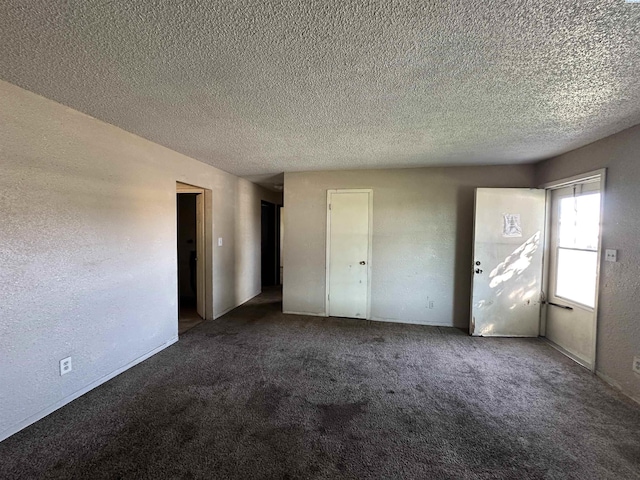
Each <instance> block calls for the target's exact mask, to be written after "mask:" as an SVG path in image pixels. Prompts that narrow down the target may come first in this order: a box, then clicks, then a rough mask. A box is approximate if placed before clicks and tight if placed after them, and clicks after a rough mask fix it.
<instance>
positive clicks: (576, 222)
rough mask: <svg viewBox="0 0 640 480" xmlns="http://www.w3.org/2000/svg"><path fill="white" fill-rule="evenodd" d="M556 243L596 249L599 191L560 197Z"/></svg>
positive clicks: (563, 245)
mask: <svg viewBox="0 0 640 480" xmlns="http://www.w3.org/2000/svg"><path fill="white" fill-rule="evenodd" d="M559 213H560V229H559V232H560V233H559V238H558V244H559V245H560V246H561V247H567V248H585V249H588V250H597V249H598V235H599V234H600V193H599V192H598V193H589V194H586V195H578V196H576V197H573V196H572V197H564V198H562V199H560V212H559Z"/></svg>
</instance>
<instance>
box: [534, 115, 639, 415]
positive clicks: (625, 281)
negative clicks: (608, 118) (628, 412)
mask: <svg viewBox="0 0 640 480" xmlns="http://www.w3.org/2000/svg"><path fill="white" fill-rule="evenodd" d="M600 168H607V180H606V185H605V193H604V213H603V219H602V220H603V234H602V248H603V249H608V248H609V249H616V250H618V261H617V262H616V263H610V262H605V261H604V255H603V262H602V265H601V268H600V292H599V294H600V296H599V305H598V306H599V315H598V342H597V356H596V364H597V367H596V368H597V372H598V374H599V375H601V376H602V377H604V378H605V379H606V380H607V381H609V382H610V383H612V384H613V385H615V386H617V387H618V388H620V389H621V390H622V391H623V392H625V393H626V394H627V395H629V396H631V397H632V398H634V399H635V400H637V401H639V402H640V375H639V374H637V373H634V372H633V371H632V368H631V367H632V362H633V358H634V356H640V321H639V320H638V307H637V304H636V300H637V299H638V297H640V273H639V268H638V267H639V265H640V249H638V239H639V238H640V216H639V215H638V211H637V209H638V205H640V186H639V181H640V125H639V126H636V127H633V128H630V129H627V130H624V131H623V132H620V133H618V134H616V135H612V136H610V137H607V138H605V139H603V140H600V141H597V142H595V143H592V144H590V145H587V146H585V147H583V148H579V149H577V150H573V151H571V152H569V153H566V154H564V155H560V156H559V157H556V158H553V159H551V160H547V161H545V162H542V163H541V164H540V165H539V166H538V168H537V177H538V183H539V184H543V183H547V182H552V181H555V180H560V179H563V178H567V177H571V176H573V175H579V174H581V173H585V172H589V171H592V170H597V169H600Z"/></svg>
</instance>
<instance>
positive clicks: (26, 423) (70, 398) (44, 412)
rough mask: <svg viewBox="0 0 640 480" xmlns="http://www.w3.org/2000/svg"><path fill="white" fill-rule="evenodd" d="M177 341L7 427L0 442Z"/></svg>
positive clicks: (0, 437)
mask: <svg viewBox="0 0 640 480" xmlns="http://www.w3.org/2000/svg"><path fill="white" fill-rule="evenodd" d="M177 341H178V336H177V335H176V336H175V337H174V338H172V339H171V340H169V341H167V342H165V343H164V344H162V345H160V346H159V347H157V348H154V349H153V350H151V351H150V352H148V353H145V354H144V355H142V356H141V357H138V358H136V359H135V360H133V361H131V362H129V363H127V364H126V365H124V366H123V367H120V368H118V369H117V370H114V371H113V372H111V373H109V374H108V375H105V376H104V377H101V378H99V379H98V380H96V381H94V382H91V383H90V384H89V385H87V386H86V387H84V388H82V389H80V390H78V391H77V392H75V393H72V394H71V395H68V396H67V397H65V398H63V399H62V400H60V401H58V402H56V403H54V404H53V405H50V406H48V407H47V408H45V409H43V410H40V411H39V412H38V413H35V414H33V415H31V416H30V417H27V418H26V419H25V420H23V421H21V422H19V423H17V424H15V425H13V426H11V427H9V428H8V429H7V430H5V431H3V432H1V433H0V442H1V441H3V440H6V439H7V438H9V437H10V436H11V435H14V434H16V433H18V432H19V431H20V430H22V429H23V428H26V427H28V426H29V425H31V424H33V423H35V422H37V421H38V420H42V419H43V418H44V417H46V416H47V415H49V414H51V413H53V412H55V411H56V410H58V409H59V408H62V407H64V406H65V405H67V404H68V403H71V402H72V401H74V400H75V399H76V398H78V397H81V396H82V395H84V394H85V393H87V392H90V391H91V390H93V389H94V388H96V387H98V386H100V385H102V384H103V383H105V382H108V381H109V380H111V379H112V378H114V377H116V376H118V375H120V374H121V373H122V372H124V371H126V370H129V369H130V368H131V367H133V366H135V365H137V364H138V363H140V362H143V361H145V360H146V359H147V358H149V357H152V356H153V355H155V354H156V353H158V352H160V351H162V350H164V349H165V348H167V347H169V346H171V345H173V344H174V343H176V342H177Z"/></svg>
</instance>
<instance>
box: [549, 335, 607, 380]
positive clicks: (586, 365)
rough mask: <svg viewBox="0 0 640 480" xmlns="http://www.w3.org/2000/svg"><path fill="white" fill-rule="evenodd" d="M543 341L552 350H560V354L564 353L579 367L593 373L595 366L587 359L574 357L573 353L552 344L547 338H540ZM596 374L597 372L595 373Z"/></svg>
mask: <svg viewBox="0 0 640 480" xmlns="http://www.w3.org/2000/svg"><path fill="white" fill-rule="evenodd" d="M540 338H541V339H542V340H544V342H545V343H546V344H547V345H549V346H550V347H551V348H554V349H556V350H558V351H559V352H560V353H562V354H563V355H565V356H567V357H569V358H570V359H571V360H573V361H574V362H576V363H577V364H578V365H581V366H583V367H584V368H586V369H587V370H590V371H591V372H593V365H592V364H591V363H589V362H587V361H586V360H585V359H583V358H580V357H579V356H577V355H574V354H573V353H571V352H570V351H569V350H567V349H565V348H563V347H561V346H560V345H558V344H557V343H554V342H552V341H551V340H549V339H548V338H547V337H540ZM594 373H595V372H594Z"/></svg>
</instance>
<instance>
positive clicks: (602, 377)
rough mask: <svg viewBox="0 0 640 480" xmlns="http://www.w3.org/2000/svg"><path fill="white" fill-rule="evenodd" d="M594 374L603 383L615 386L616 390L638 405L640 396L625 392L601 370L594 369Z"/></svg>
mask: <svg viewBox="0 0 640 480" xmlns="http://www.w3.org/2000/svg"><path fill="white" fill-rule="evenodd" d="M596 375H597V376H598V377H599V378H601V379H602V381H604V382H605V383H607V384H608V385H610V386H611V387H613V388H615V389H616V390H618V391H619V392H620V393H621V394H622V395H624V396H625V397H627V398H628V399H630V400H631V401H633V402H636V403H637V404H638V405H640V398H636V397H632V396H631V395H629V394H628V393H627V392H625V391H624V390H623V389H622V387H621V386H620V384H619V383H618V382H616V381H615V380H614V379H613V378H611V377H609V376H608V375H605V374H604V373H602V372H598V371H596Z"/></svg>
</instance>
